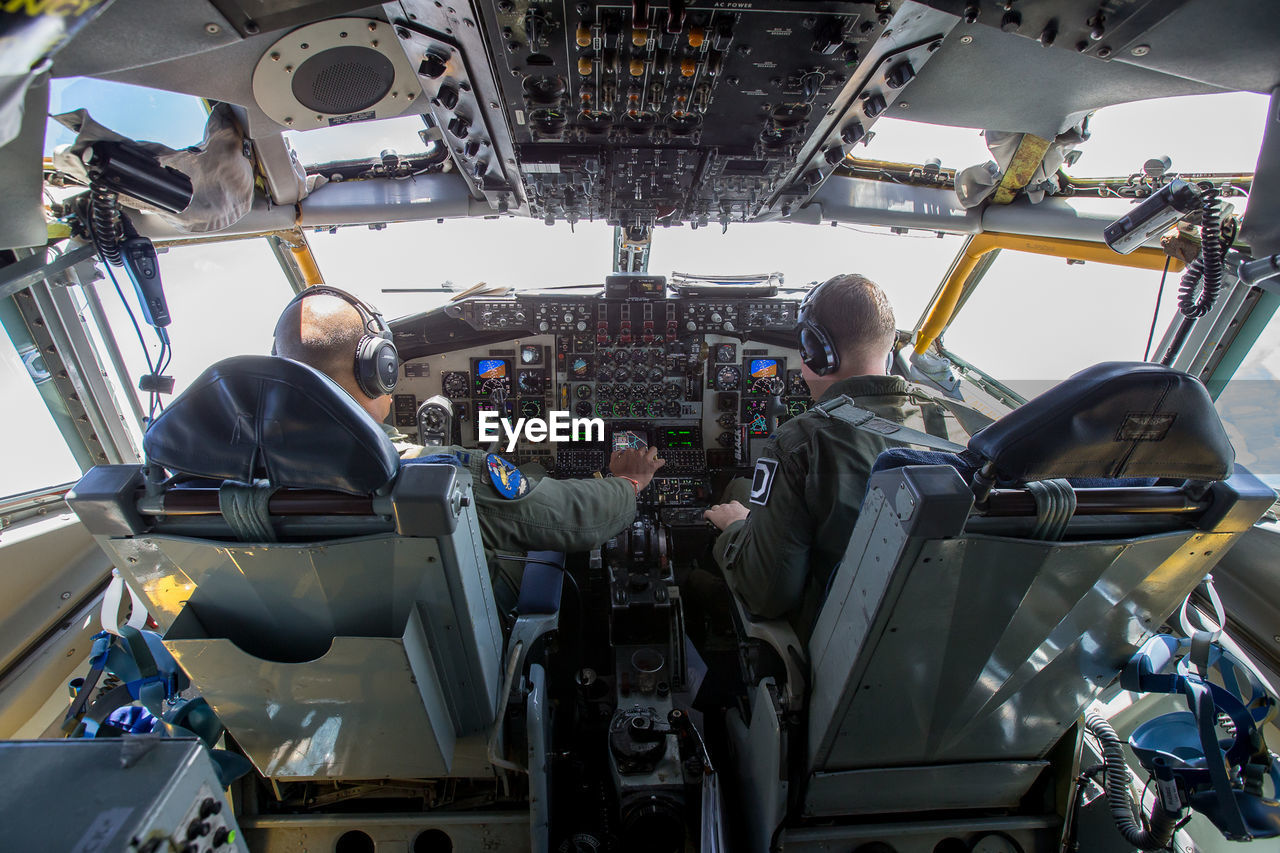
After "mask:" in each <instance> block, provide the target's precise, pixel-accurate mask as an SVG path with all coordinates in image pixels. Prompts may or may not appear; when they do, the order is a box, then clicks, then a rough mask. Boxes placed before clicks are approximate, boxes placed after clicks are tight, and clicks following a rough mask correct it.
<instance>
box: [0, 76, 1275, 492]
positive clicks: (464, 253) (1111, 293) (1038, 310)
mask: <svg viewBox="0 0 1280 853" xmlns="http://www.w3.org/2000/svg"><path fill="white" fill-rule="evenodd" d="M55 84H56V85H55V92H54V94H55V106H54V108H53V109H51V112H55V111H58V110H59V109H71V108H74V107H77V106H82V105H85V104H91V105H92V108H93V113H94V116H95V118H97V119H98V120H99V121H101V122H102V123H104V124H106V125H108V126H110V127H112V128H113V129H115V130H118V131H120V132H122V133H125V134H126V135H132V136H134V137H135V138H145V139H154V140H158V141H163V142H165V143H167V144H170V145H172V146H174V147H180V146H183V145H189V144H193V143H195V142H198V141H199V138H200V135H201V132H200V129H201V125H202V121H203V119H202V113H201V112H200V111H199V107H198V106H196V108H195V110H194V111H193V109H192V107H193V102H192V100H191V99H186V98H181V97H179V96H170V95H167V94H164V93H154V92H149V91H147V90H139V91H140V92H141V93H142V94H141V95H140V96H135V97H134V99H133V103H132V104H131V108H129V109H124V108H121V103H122V101H123V100H124V99H112V98H107V97H101V96H100V95H99V94H97V92H98V90H97V89H96V88H95V87H100V86H102V85H103V84H101V83H98V82H96V81H55ZM112 85H118V84H112ZM130 88H133V87H130ZM139 97H141V104H139V102H138V98H139ZM1265 112H1266V99H1265V98H1264V97H1261V96H1257V95H1249V94H1233V95H1220V96H1210V97H1201V98H1185V99H1178V100H1177V101H1175V102H1156V103H1151V104H1133V105H1122V106H1117V107H1112V108H1108V109H1104V110H1101V111H1099V112H1098V113H1097V114H1096V116H1095V118H1094V120H1093V122H1092V124H1091V129H1092V131H1093V139H1092V140H1091V141H1090V142H1089V143H1087V144H1086V145H1085V147H1084V152H1085V153H1084V155H1083V157H1082V159H1081V160H1080V162H1079V164H1078V165H1077V166H1076V167H1075V168H1074V169H1073V170H1072V171H1073V173H1075V174H1078V175H1101V174H1108V175H1114V174H1128V173H1130V172H1133V171H1136V170H1138V169H1139V168H1140V167H1141V165H1142V162H1143V161H1144V160H1146V159H1147V158H1148V157H1152V156H1155V155H1159V154H1167V155H1169V156H1170V157H1171V158H1172V160H1173V168H1174V169H1175V170H1183V171H1201V170H1213V171H1230V170H1242V171H1252V168H1253V165H1254V161H1255V160H1256V155H1257V150H1258V146H1259V141H1260V138H1261V128H1262V122H1263V120H1264V116H1265ZM421 126H422V125H421V122H420V120H419V119H418V118H416V117H409V118H404V119H398V120H394V121H392V122H383V123H380V124H361V125H351V126H348V127H346V128H342V129H340V130H341V133H338V132H332V133H330V132H328V131H322V132H315V131H313V132H309V133H291V134H289V136H290V138H291V142H292V144H293V145H294V146H295V147H296V148H297V149H298V151H299V152H300V157H301V159H303V160H304V161H306V162H317V161H323V160H327V159H333V158H335V157H339V158H340V157H352V156H361V155H363V156H374V155H376V154H377V153H378V152H379V151H380V150H381V149H382V148H387V147H389V148H394V149H396V150H397V151H399V152H401V153H406V152H409V151H412V150H421V142H420V140H418V139H417V130H418V129H420V128H421ZM1192 127H1194V128H1195V131H1194V132H1188V128H1192ZM875 129H876V137H875V138H874V139H873V140H872V141H871V143H870V145H868V146H867V147H866V148H865V149H864V148H859V149H857V150H856V151H855V154H856V155H857V156H866V157H873V158H879V159H891V160H900V161H915V162H921V161H923V160H924V159H926V158H928V157H931V156H936V157H939V158H941V160H942V163H943V165H944V166H946V167H951V168H963V167H965V166H969V165H973V164H976V163H980V162H983V161H985V160H986V159H988V153H987V151H986V147H985V145H984V141H983V139H982V137H981V135H980V133H979V132H978V131H977V130H973V129H963V128H941V127H932V126H926V125H920V124H916V123H913V122H907V121H901V120H887V119H885V120H881V121H880V122H878V123H877V124H876V128H875ZM66 141H69V138H68V137H67V136H66V135H58V136H57V137H55V138H51V139H50V143H51V144H52V143H53V142H66ZM415 143H417V144H416V146H415ZM1125 204H1126V203H1124V202H1120V203H1111V207H1110V209H1111V211H1112V212H1114V214H1115V215H1117V216H1118V215H1119V214H1120V213H1121V212H1122V211H1123V210H1124V207H1125ZM308 236H309V239H310V240H311V244H312V248H313V250H314V251H315V254H316V256H317V258H318V260H319V263H320V268H321V270H322V271H323V273H324V276H325V279H326V281H327V282H328V283H330V284H333V285H336V286H339V287H343V288H346V289H348V290H351V291H353V292H355V293H358V294H360V295H361V296H363V297H365V298H367V299H369V300H370V301H371V302H373V303H374V304H376V305H378V306H379V307H380V308H382V310H383V311H384V313H386V314H387V315H388V316H393V317H394V316H401V315H404V314H409V313H415V312H418V311H423V310H427V309H429V308H432V307H434V306H436V305H438V304H440V303H441V302H443V301H444V300H445V299H447V298H448V295H447V294H442V293H411V294H399V293H386V292H384V291H385V290H388V289H404V288H427V289H436V288H440V287H441V286H442V285H443V284H444V283H445V282H446V281H449V282H452V283H453V284H454V285H455V286H458V287H465V286H469V285H471V284H474V283H475V282H478V281H486V282H489V283H491V284H502V285H509V286H513V287H520V288H528V287H554V286H558V285H567V284H581V283H590V282H595V283H599V282H601V281H602V280H603V277H604V275H605V274H607V273H608V272H609V270H610V254H611V248H612V229H610V228H608V227H607V226H605V225H604V224H602V223H579V224H578V225H577V227H576V228H575V229H572V230H571V229H570V228H569V226H568V225H565V224H557V225H555V226H551V227H548V226H546V225H544V224H542V223H540V222H535V221H530V220H516V219H504V220H500V221H475V220H472V221H446V222H444V223H439V224H438V223H436V222H435V221H429V222H418V223H409V224H398V225H390V226H388V227H386V228H385V229H382V230H377V231H374V230H370V229H368V228H363V227H354V228H344V229H340V230H339V231H338V232H337V233H336V234H329V233H327V232H323V233H312V234H309V235H308ZM961 244H962V240H961V238H959V237H956V236H946V237H943V238H938V237H937V236H935V235H932V234H924V233H917V232H912V233H911V234H908V235H891V234H889V233H888V232H887V231H885V230H883V229H872V228H854V227H852V226H844V225H842V226H840V227H831V226H830V225H824V226H803V225H792V224H768V225H734V226H731V227H730V229H729V231H728V233H727V234H723V235H722V234H721V233H720V229H719V227H718V226H711V227H708V228H703V229H699V230H697V231H693V230H691V229H689V228H688V227H683V228H672V229H660V230H658V231H657V232H656V233H655V235H654V248H653V251H652V255H651V260H650V270H651V271H653V272H655V273H661V274H669V273H671V272H672V271H673V270H676V271H680V272H694V273H716V274H725V273H752V272H773V271H780V272H782V273H783V274H784V275H785V280H786V285H787V286H804V285H806V284H807V283H809V282H811V281H816V280H821V279H825V278H827V277H829V276H831V275H833V274H835V273H838V272H846V271H858V272H862V273H864V274H866V275H868V276H869V277H871V278H872V279H874V280H875V281H877V282H879V283H880V284H881V285H882V286H883V287H884V288H885V289H886V291H887V292H888V293H889V295H890V298H891V300H892V301H893V304H894V306H895V310H896V313H897V317H898V325H899V327H900V328H911V327H913V326H914V325H915V323H916V321H917V319H918V317H919V316H920V314H921V312H922V311H923V309H924V308H925V306H926V305H927V304H928V301H929V299H930V297H931V296H932V294H933V293H934V291H935V289H936V288H937V287H938V285H939V283H940V281H941V279H942V278H943V276H944V274H945V272H946V270H947V267H948V265H949V264H950V262H951V259H952V258H953V257H954V256H955V254H956V252H957V250H958V249H959V248H960V246H961ZM161 269H162V272H163V275H164V282H165V288H166V292H167V294H168V298H169V301H170V308H171V313H172V315H173V317H174V320H173V324H172V326H171V327H170V334H171V337H172V338H173V341H174V349H175V352H174V357H173V365H172V370H171V372H172V373H173V374H174V376H175V378H176V379H177V385H178V389H179V390H181V389H182V388H184V387H185V386H186V385H188V384H189V383H190V382H191V380H193V379H194V378H195V377H196V376H197V375H198V374H199V372H200V371H201V370H203V369H204V368H205V367H207V366H208V365H209V364H211V363H213V362H214V361H216V360H218V359H220V358H223V357H225V356H227V355H232V354H237V353H242V352H259V353H262V352H267V351H268V350H269V348H270V335H271V329H272V327H273V325H274V321H275V317H276V314H277V313H278V311H279V309H280V308H281V307H282V306H283V305H284V303H285V302H286V301H287V300H288V299H289V297H290V295H291V294H290V292H289V290H288V287H287V284H286V283H285V280H284V277H283V275H282V274H281V273H280V271H279V268H278V267H277V265H276V263H275V261H274V259H273V258H272V256H271V254H270V252H269V251H268V250H267V247H266V245H265V242H264V241H262V240H254V241H239V242H235V243H224V244H213V245H209V246H202V247H185V248H179V249H174V250H172V251H169V252H167V253H165V254H163V255H162V256H161ZM1176 283H1177V282H1176V277H1175V276H1171V277H1170V282H1169V283H1168V285H1167V286H1166V288H1165V298H1164V301H1163V303H1162V305H1163V309H1162V311H1161V315H1160V316H1161V319H1160V323H1159V327H1158V328H1157V332H1156V337H1157V341H1158V340H1159V336H1160V334H1161V333H1162V332H1163V329H1164V327H1165V325H1167V323H1168V319H1169V317H1170V316H1171V314H1172V310H1173V308H1172V305H1173V300H1174V298H1175V296H1176ZM122 284H124V286H125V287H126V288H128V287H129V284H128V282H127V281H122ZM1158 285H1159V274H1158V273H1151V272H1141V271H1133V270H1126V269H1121V268H1118V267H1110V266H1104V265H1100V264H1087V265H1084V266H1068V265H1067V264H1065V263H1064V262H1063V261H1061V260H1055V259H1049V258H1041V257H1034V256H1020V255H1016V254H1014V253H1009V252H1005V253H1004V254H1003V255H1002V256H1001V257H1000V258H999V259H998V261H997V262H996V264H995V265H994V267H993V268H992V270H991V272H990V273H989V274H988V276H987V278H986V279H985V280H984V282H983V285H982V287H981V288H980V289H979V291H978V292H977V293H976V294H975V295H974V297H973V298H972V299H971V300H970V302H969V304H968V305H967V306H966V309H965V311H964V313H963V314H962V316H961V317H960V319H959V320H958V321H957V322H956V324H955V325H954V326H953V328H952V329H951V330H950V331H949V332H948V334H947V336H946V343H947V345H948V346H949V347H950V348H951V349H952V350H954V351H955V352H957V353H959V354H960V355H962V356H964V357H965V358H966V359H968V360H970V361H972V362H974V363H976V364H978V365H979V366H982V367H983V368H984V369H988V370H989V371H991V372H992V373H994V374H995V375H997V376H1000V377H1001V378H1004V379H1011V380H1018V379H1061V378H1065V377H1066V376H1067V375H1069V374H1070V373H1072V372H1074V371H1075V370H1078V369H1079V368H1081V367H1084V366H1087V365H1089V364H1093V363H1096V362H1097V361H1101V360H1108V359H1135V360H1136V359H1140V358H1141V357H1142V354H1143V352H1142V351H1143V347H1144V345H1145V343H1146V338H1147V331H1148V328H1149V326H1150V324H1151V314H1152V311H1153V309H1154V308H1155V307H1156V292H1157V288H1158ZM98 287H99V293H100V294H101V296H102V299H103V301H104V303H106V305H107V310H108V313H109V315H110V317H111V321H110V322H111V325H112V328H113V330H114V332H115V335H116V337H117V340H118V343H119V345H120V347H121V350H122V351H123V353H124V356H125V360H126V362H127V363H128V365H129V368H130V370H131V372H132V374H133V377H134V379H135V381H136V377H137V376H138V374H139V372H141V367H142V363H143V359H142V355H141V348H140V346H139V343H138V341H137V339H136V337H135V336H134V333H133V330H132V327H131V326H130V325H129V323H128V320H127V318H126V317H125V316H124V314H123V311H122V309H121V308H120V304H119V300H118V298H117V297H116V296H115V294H114V291H112V290H111V288H110V284H109V282H100V283H99V285H98ZM129 296H130V299H131V300H133V299H134V297H133V295H132V293H130V294H129ZM151 341H152V339H151V337H150V335H149V332H148V343H149V346H150V349H151V351H152V352H153V353H154V351H155V349H156V346H155V344H154V343H152V342H151ZM1272 349H1273V350H1274V349H1275V346H1274V345H1272ZM6 358H8V357H6ZM1262 364H1263V362H1262V361H1259V365H1262ZM1266 366H1271V365H1266ZM1277 366H1280V365H1277ZM1258 369H1261V367H1259V368H1258ZM20 371H21V367H20V365H16V366H15V365H10V366H9V368H8V369H7V370H6V371H5V372H4V373H3V374H0V378H2V379H3V381H5V382H6V383H7V386H6V387H12V386H13V385H14V384H15V383H17V384H21V382H22V381H23V380H24V379H25V376H24V374H22V373H21V372H20ZM1272 375H1275V374H1274V373H1272ZM21 410H22V413H23V414H24V417H27V420H29V421H30V422H17V421H15V420H13V419H11V420H10V429H12V430H16V431H19V432H22V433H25V434H30V431H31V430H32V428H33V427H36V428H38V429H40V430H42V431H43V432H44V433H45V434H46V436H47V435H48V434H49V433H50V432H51V430H52V426H51V424H49V423H48V422H47V416H46V415H45V413H44V411H43V410H42V409H41V408H40V407H37V406H35V405H23V406H22V407H21ZM28 416H29V417H28ZM53 439H54V441H55V443H56V439H57V436H56V434H54V435H53ZM46 443H47V442H46ZM0 446H3V447H5V448H6V451H5V453H6V456H12V457H13V458H12V459H8V458H6V459H5V462H6V467H7V474H6V483H5V485H4V486H0V492H3V493H13V492H17V491H22V490H24V489H26V488H32V487H35V486H38V485H40V484H41V483H42V482H44V483H47V482H49V477H48V475H49V469H50V463H49V460H50V459H51V458H53V456H52V455H47V454H46V453H45V452H41V453H38V454H36V455H35V457H34V458H32V456H31V454H28V453H26V452H25V451H23V450H21V448H22V446H23V445H22V443H21V442H20V441H5V442H3V443H0ZM63 452H65V450H64V451H63ZM50 453H52V451H50ZM53 455H56V454H53ZM33 463H34V464H33ZM74 475H75V472H74V467H72V470H71V472H70V474H69V475H68V477H74ZM66 478H67V477H63V479H66ZM33 480H34V481H33Z"/></svg>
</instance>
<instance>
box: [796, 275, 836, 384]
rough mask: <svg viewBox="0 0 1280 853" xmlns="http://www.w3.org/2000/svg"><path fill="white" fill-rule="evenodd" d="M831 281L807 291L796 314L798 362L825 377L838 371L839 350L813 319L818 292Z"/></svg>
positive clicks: (825, 330)
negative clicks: (798, 334)
mask: <svg viewBox="0 0 1280 853" xmlns="http://www.w3.org/2000/svg"><path fill="white" fill-rule="evenodd" d="M831 281H832V279H827V280H826V281H824V282H823V283H822V284H820V285H818V286H817V287H814V288H812V289H810V290H809V292H808V293H806V294H805V296H804V299H803V300H801V302H800V310H799V312H798V313H797V314H796V331H798V332H799V333H800V360H801V361H803V362H804V364H805V366H806V367H808V368H809V369H810V370H812V371H813V372H814V373H816V374H817V375H818V376H827V375H829V374H832V373H835V372H836V371H837V370H839V369H840V350H839V349H837V348H836V345H835V342H834V341H833V340H832V338H831V333H830V332H828V331H827V329H826V327H825V326H823V325H822V324H821V323H819V322H818V321H817V320H815V319H814V317H813V314H814V310H815V307H816V306H815V302H816V298H817V296H818V291H820V290H822V288H824V287H826V286H827V285H828V284H829V283H830V282H831Z"/></svg>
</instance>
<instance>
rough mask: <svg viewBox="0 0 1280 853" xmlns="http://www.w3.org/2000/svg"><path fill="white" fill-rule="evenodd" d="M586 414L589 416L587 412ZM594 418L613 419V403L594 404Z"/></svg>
mask: <svg viewBox="0 0 1280 853" xmlns="http://www.w3.org/2000/svg"><path fill="white" fill-rule="evenodd" d="M588 414H590V413H589V412H588ZM596 416H597V417H601V418H611V417H613V403H596Z"/></svg>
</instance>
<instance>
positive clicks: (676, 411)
mask: <svg viewBox="0 0 1280 853" xmlns="http://www.w3.org/2000/svg"><path fill="white" fill-rule="evenodd" d="M663 411H664V412H665V414H666V416H667V417H669V418H678V417H680V404H679V403H677V402H676V401H675V400H668V401H667V404H666V405H665V406H664V407H663Z"/></svg>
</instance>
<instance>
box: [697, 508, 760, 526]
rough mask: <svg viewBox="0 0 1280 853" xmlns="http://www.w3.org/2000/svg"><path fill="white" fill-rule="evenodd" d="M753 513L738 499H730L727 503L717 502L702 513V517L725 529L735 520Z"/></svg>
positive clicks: (740, 519)
mask: <svg viewBox="0 0 1280 853" xmlns="http://www.w3.org/2000/svg"><path fill="white" fill-rule="evenodd" d="M749 515H751V510H749V509H747V508H746V507H745V506H743V505H742V504H740V503H738V502H737V501H729V502H728V503H727V504H716V505H715V506H713V507H711V508H710V509H708V510H707V511H706V512H704V513H703V514H702V517H703V518H705V519H706V520H707V521H709V522H711V523H712V524H714V525H715V526H716V529H718V530H724V529H725V528H726V527H728V526H729V525H730V524H733V523H734V522H735V521H742V520H743V519H744V518H746V517H747V516H749Z"/></svg>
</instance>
